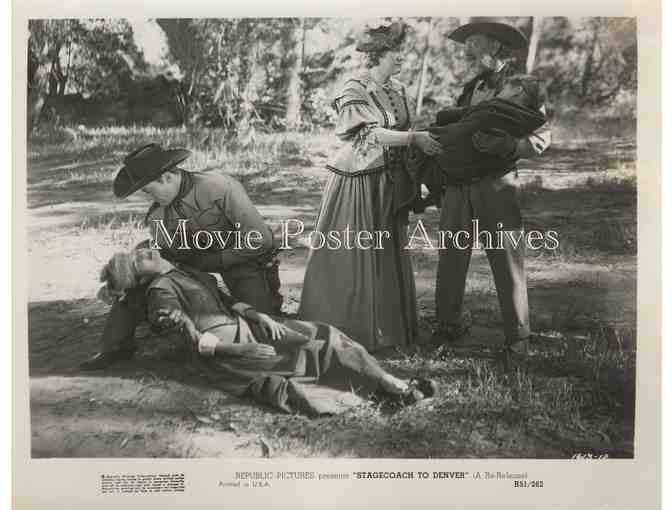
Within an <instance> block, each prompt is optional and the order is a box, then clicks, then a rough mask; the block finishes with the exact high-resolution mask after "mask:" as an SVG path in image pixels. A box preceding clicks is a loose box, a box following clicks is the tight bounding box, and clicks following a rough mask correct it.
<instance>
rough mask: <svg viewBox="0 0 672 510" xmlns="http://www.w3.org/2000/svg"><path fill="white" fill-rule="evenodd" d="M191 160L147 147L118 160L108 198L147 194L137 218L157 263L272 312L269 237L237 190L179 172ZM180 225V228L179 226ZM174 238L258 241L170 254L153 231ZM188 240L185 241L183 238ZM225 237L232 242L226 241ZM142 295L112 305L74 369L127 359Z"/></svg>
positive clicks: (225, 180)
mask: <svg viewBox="0 0 672 510" xmlns="http://www.w3.org/2000/svg"><path fill="white" fill-rule="evenodd" d="M190 154H191V153H190V152H189V151H188V150H185V149H174V150H164V149H162V148H161V147H160V146H159V145H158V144H149V145H145V146H143V147H140V148H139V149H137V150H136V151H133V152H132V153H131V154H129V155H128V156H127V157H126V158H125V159H124V164H125V166H124V167H123V168H122V169H121V170H120V171H119V173H118V174H117V176H116V178H115V180H114V194H115V195H116V196H117V197H119V198H126V197H128V196H129V195H131V194H133V193H135V192H136V191H138V190H142V191H143V192H145V193H146V194H148V195H149V196H150V197H151V198H152V199H153V203H152V205H151V206H150V208H149V211H148V212H147V216H146V217H145V224H146V226H148V227H149V228H150V236H151V237H153V242H152V244H153V243H154V242H155V243H157V244H158V246H159V247H160V248H161V256H162V257H163V258H165V259H166V260H170V261H171V262H173V263H176V264H180V265H184V266H187V267H193V268H195V269H199V270H201V271H206V272H210V273H219V274H220V275H221V277H222V279H223V280H224V283H225V284H226V286H227V288H228V289H229V292H230V293H231V295H232V296H233V297H234V298H235V299H237V300H239V301H244V302H246V303H249V304H250V305H252V306H254V307H255V309H257V310H259V311H261V312H265V313H278V312H279V311H280V307H281V305H282V296H281V295H280V294H279V292H278V291H279V288H280V281H279V278H278V261H277V259H275V254H276V253H277V248H276V246H275V239H274V238H273V233H272V231H271V229H270V228H269V226H268V225H266V223H265V222H264V220H263V218H262V217H261V215H260V214H259V211H257V209H256V208H255V207H254V205H253V204H252V201H251V200H250V198H249V197H248V195H247V193H246V192H245V189H244V188H243V186H242V185H241V184H240V183H239V182H238V181H237V180H235V179H233V178H232V177H230V176H228V175H224V174H219V173H217V174H215V173H207V174H206V173H201V172H187V171H185V170H182V169H180V168H178V167H177V165H179V164H180V163H181V162H183V161H184V160H185V159H187V158H188V157H189V155H190ZM185 220H186V221H185ZM157 221H160V223H161V225H162V229H165V230H166V231H167V232H170V233H174V232H175V231H176V230H178V228H186V230H187V232H189V233H193V232H198V231H207V232H209V233H211V234H213V235H216V234H215V232H218V231H219V232H221V231H224V232H231V231H238V232H240V236H242V237H243V238H246V237H249V236H250V235H251V233H254V236H255V238H256V239H258V242H257V243H256V244H255V246H254V249H253V248H252V247H251V246H246V245H243V246H232V245H231V244H232V243H229V244H227V245H226V246H223V247H222V246H218V245H217V244H215V245H213V246H212V247H211V248H210V249H207V250H199V249H198V248H196V247H191V249H187V250H183V249H178V248H179V247H180V243H179V241H178V242H175V243H173V242H171V239H170V238H169V237H168V238H167V237H166V236H165V235H156V236H155V237H154V236H153V234H156V233H157V228H156V224H157ZM190 237H191V236H190ZM231 237H233V236H231ZM145 315H146V298H145V289H144V288H138V289H133V290H131V291H129V292H128V293H126V295H125V296H124V298H123V299H121V300H116V301H115V302H114V303H113V305H112V308H111V310H110V313H109V314H108V317H107V321H106V324H105V328H104V330H103V335H102V338H101V344H102V346H101V351H100V352H99V353H98V354H96V355H95V356H93V357H92V358H90V359H89V360H87V361H85V362H84V363H82V364H81V365H80V368H81V369H83V370H99V369H104V368H107V367H108V366H110V365H111V364H113V363H115V362H117V361H120V360H128V359H131V358H132V357H133V354H134V353H135V351H136V349H137V347H136V344H135V329H136V327H137V326H138V325H139V324H140V323H141V322H143V321H144V320H145Z"/></svg>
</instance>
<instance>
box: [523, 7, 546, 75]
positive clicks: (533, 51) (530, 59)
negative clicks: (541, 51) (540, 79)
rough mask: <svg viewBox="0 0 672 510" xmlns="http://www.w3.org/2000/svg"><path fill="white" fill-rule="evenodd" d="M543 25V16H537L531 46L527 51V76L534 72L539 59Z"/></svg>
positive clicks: (531, 36)
mask: <svg viewBox="0 0 672 510" xmlns="http://www.w3.org/2000/svg"><path fill="white" fill-rule="evenodd" d="M543 24H544V18H543V16H536V17H533V18H532V34H531V35H530V46H529V48H528V50H527V62H526V65H525V70H526V71H527V74H530V73H532V71H533V70H534V62H535V60H536V58H537V48H538V47H539V39H540V38H541V32H542V28H543Z"/></svg>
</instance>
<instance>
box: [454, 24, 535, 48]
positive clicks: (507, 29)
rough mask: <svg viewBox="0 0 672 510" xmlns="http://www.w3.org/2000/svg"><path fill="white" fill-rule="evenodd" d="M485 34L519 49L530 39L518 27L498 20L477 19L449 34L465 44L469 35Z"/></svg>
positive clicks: (524, 46)
mask: <svg viewBox="0 0 672 510" xmlns="http://www.w3.org/2000/svg"><path fill="white" fill-rule="evenodd" d="M477 34H480V35H485V36H487V37H490V38H492V39H495V40H496V41H499V42H500V43H502V44H503V45H504V46H506V47H507V48H511V49H513V50H519V49H522V48H526V47H527V45H528V44H529V41H528V39H527V37H526V36H525V34H523V33H522V32H521V31H520V30H518V29H517V28H516V27H512V26H511V25H507V24H506V23H499V22H496V21H476V22H473V23H467V24H466V25H462V26H461V27H458V28H457V29H456V30H454V31H453V32H452V33H451V34H450V35H449V36H448V38H449V39H452V40H453V41H457V42H459V43H462V44H464V42H465V41H466V40H467V37H469V36H471V35H477Z"/></svg>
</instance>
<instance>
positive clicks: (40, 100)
mask: <svg viewBox="0 0 672 510" xmlns="http://www.w3.org/2000/svg"><path fill="white" fill-rule="evenodd" d="M29 52H30V50H29ZM47 55H48V45H47V44H45V45H44V48H43V49H42V52H41V54H39V55H35V54H34V53H33V54H32V59H31V56H29V57H28V58H29V62H30V61H31V60H32V67H33V69H34V72H33V76H32V80H31V81H30V83H29V84H28V105H27V110H28V111H27V113H28V118H27V120H28V123H27V128H28V134H30V133H31V132H32V131H33V129H35V127H36V126H37V122H38V120H39V117H40V113H41V112H42V107H43V106H44V101H45V99H46V96H47V86H48V82H49V65H50V64H49V59H48V56H47ZM29 65H31V64H29Z"/></svg>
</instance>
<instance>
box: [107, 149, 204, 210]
mask: <svg viewBox="0 0 672 510" xmlns="http://www.w3.org/2000/svg"><path fill="white" fill-rule="evenodd" d="M190 155H191V152H190V151H188V150H186V149H167V150H165V149H162V148H161V146H160V145H159V144H156V143H150V144H148V145H145V146H143V147H140V148H139V149H137V150H134V151H133V152H131V153H130V154H129V155H128V156H126V157H125V158H124V166H123V168H122V169H121V170H119V173H117V176H116V177H115V178H114V186H113V189H114V194H115V196H117V197H119V198H126V197H127V196H129V195H131V194H133V193H135V192H136V191H138V190H139V189H140V188H142V187H143V186H145V185H147V184H149V183H150V182H152V181H153V180H154V179H156V178H157V177H159V176H160V175H161V174H163V173H164V172H167V171H168V170H170V169H171V168H173V167H174V166H175V165H179V164H180V163H181V162H182V161H184V160H185V159H187V158H188V157H189V156H190Z"/></svg>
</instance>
